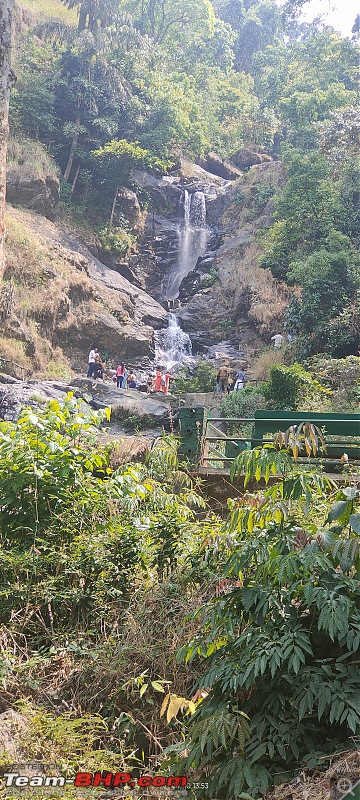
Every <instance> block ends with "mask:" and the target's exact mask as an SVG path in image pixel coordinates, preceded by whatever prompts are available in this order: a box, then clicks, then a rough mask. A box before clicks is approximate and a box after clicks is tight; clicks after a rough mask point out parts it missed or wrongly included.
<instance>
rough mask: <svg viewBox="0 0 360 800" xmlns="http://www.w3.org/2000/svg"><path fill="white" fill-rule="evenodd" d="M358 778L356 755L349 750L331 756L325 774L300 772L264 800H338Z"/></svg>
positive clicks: (359, 756) (359, 754)
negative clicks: (330, 761)
mask: <svg viewBox="0 0 360 800" xmlns="http://www.w3.org/2000/svg"><path fill="white" fill-rule="evenodd" d="M359 775H360V751H359V750H349V751H347V752H345V753H344V752H343V753H338V754H336V755H334V756H333V757H332V764H331V766H330V767H329V768H328V769H327V770H326V772H322V773H319V772H318V771H317V772H316V773H314V774H312V775H311V774H308V773H306V772H305V771H303V772H301V773H300V775H299V776H298V777H296V778H294V779H293V780H292V781H289V782H288V783H283V784H281V786H277V787H276V788H275V789H271V790H270V791H269V792H267V794H266V797H265V800H339V798H341V797H342V796H343V795H344V792H345V789H346V787H347V788H348V789H350V788H351V786H352V785H353V784H356V783H357V782H358V780H359ZM342 787H343V788H342ZM354 796H355V795H354Z"/></svg>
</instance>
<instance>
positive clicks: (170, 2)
mask: <svg viewBox="0 0 360 800" xmlns="http://www.w3.org/2000/svg"><path fill="white" fill-rule="evenodd" d="M123 6H124V8H126V9H127V10H128V11H130V13H132V14H133V15H134V16H135V17H136V19H137V21H138V24H139V26H140V29H141V32H142V33H147V34H149V35H150V36H151V38H152V39H153V40H154V42H155V44H160V45H162V44H166V45H167V46H168V47H169V46H170V48H172V46H173V45H175V43H176V46H177V47H178V46H179V44H180V46H181V47H182V46H183V43H184V39H185V40H190V41H194V40H196V39H200V38H202V36H203V35H205V36H206V35H207V34H208V33H210V32H211V31H212V30H213V27H214V21H215V16H214V11H213V7H212V5H211V3H210V0H198V2H197V3H193V2H191V0H141V2H139V0H125V2H124V3H123Z"/></svg>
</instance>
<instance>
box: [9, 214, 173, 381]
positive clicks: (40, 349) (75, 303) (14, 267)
mask: <svg viewBox="0 0 360 800" xmlns="http://www.w3.org/2000/svg"><path fill="white" fill-rule="evenodd" d="M7 229H8V238H7V270H6V276H5V277H6V278H7V280H8V281H10V282H11V283H10V284H9V283H8V284H7V285H6V291H5V294H4V295H3V304H2V309H1V313H2V317H3V329H2V337H1V338H0V355H2V356H3V357H5V358H7V359H11V360H13V361H15V362H17V363H18V364H20V365H21V366H23V367H25V368H26V369H28V370H29V371H31V372H34V373H35V374H36V375H47V376H49V377H51V376H53V377H57V378H59V377H64V378H67V377H70V375H71V370H75V371H76V372H77V371H83V370H84V369H85V364H86V361H85V364H84V359H85V357H86V353H87V350H88V349H89V348H90V347H91V345H92V344H93V343H94V344H96V345H97V346H98V347H99V348H101V351H102V353H103V354H104V355H105V356H106V357H108V358H111V359H114V360H117V359H120V360H121V359H125V360H127V361H128V360H129V359H130V360H131V361H132V364H133V365H134V366H135V365H138V364H139V363H140V362H141V360H142V359H144V358H145V364H146V363H147V359H148V358H149V357H150V356H151V355H152V344H153V333H154V329H156V328H159V327H161V326H163V325H164V324H165V320H166V312H165V311H164V309H163V308H162V307H161V306H160V305H159V304H158V303H157V302H156V301H155V300H153V299H152V298H151V297H150V296H149V295H148V294H146V292H144V291H142V290H141V289H137V288H135V287H134V286H132V285H131V284H130V283H129V282H128V281H127V280H126V279H125V278H123V277H122V276H121V275H119V274H117V273H116V272H115V271H113V270H110V269H108V268H107V267H105V266H104V265H103V264H102V263H101V262H100V261H98V260H97V259H95V258H94V257H93V256H91V254H90V252H89V251H88V250H87V248H86V247H85V245H83V244H82V243H81V242H80V241H79V240H78V239H77V238H76V237H75V236H74V235H73V234H70V233H67V232H66V231H64V230H61V229H60V228H59V227H58V226H57V225H56V224H54V223H52V222H50V221H49V220H48V219H45V218H44V217H42V216H40V215H37V214H34V213H32V212H29V211H24V210H20V209H15V208H13V207H11V206H9V207H8V212H7Z"/></svg>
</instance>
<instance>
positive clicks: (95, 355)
mask: <svg viewBox="0 0 360 800" xmlns="http://www.w3.org/2000/svg"><path fill="white" fill-rule="evenodd" d="M87 377H88V378H94V380H97V379H100V380H103V381H104V380H105V378H109V380H112V381H113V383H116V385H117V387H118V388H121V389H136V388H137V381H136V377H135V375H134V373H133V372H129V371H128V370H127V368H126V365H125V364H119V365H118V366H117V367H116V369H114V368H112V367H109V366H108V365H107V364H106V361H104V360H103V358H102V357H101V355H100V353H99V351H98V349H97V348H96V347H92V348H91V350H90V353H89V358H88V371H87Z"/></svg>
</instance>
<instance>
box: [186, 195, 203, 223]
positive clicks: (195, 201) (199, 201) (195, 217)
mask: <svg viewBox="0 0 360 800" xmlns="http://www.w3.org/2000/svg"><path fill="white" fill-rule="evenodd" d="M190 221H191V223H192V224H193V225H194V227H195V228H205V222H206V199H205V195H204V192H195V193H194V194H193V196H192V198H191V203H190Z"/></svg>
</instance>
